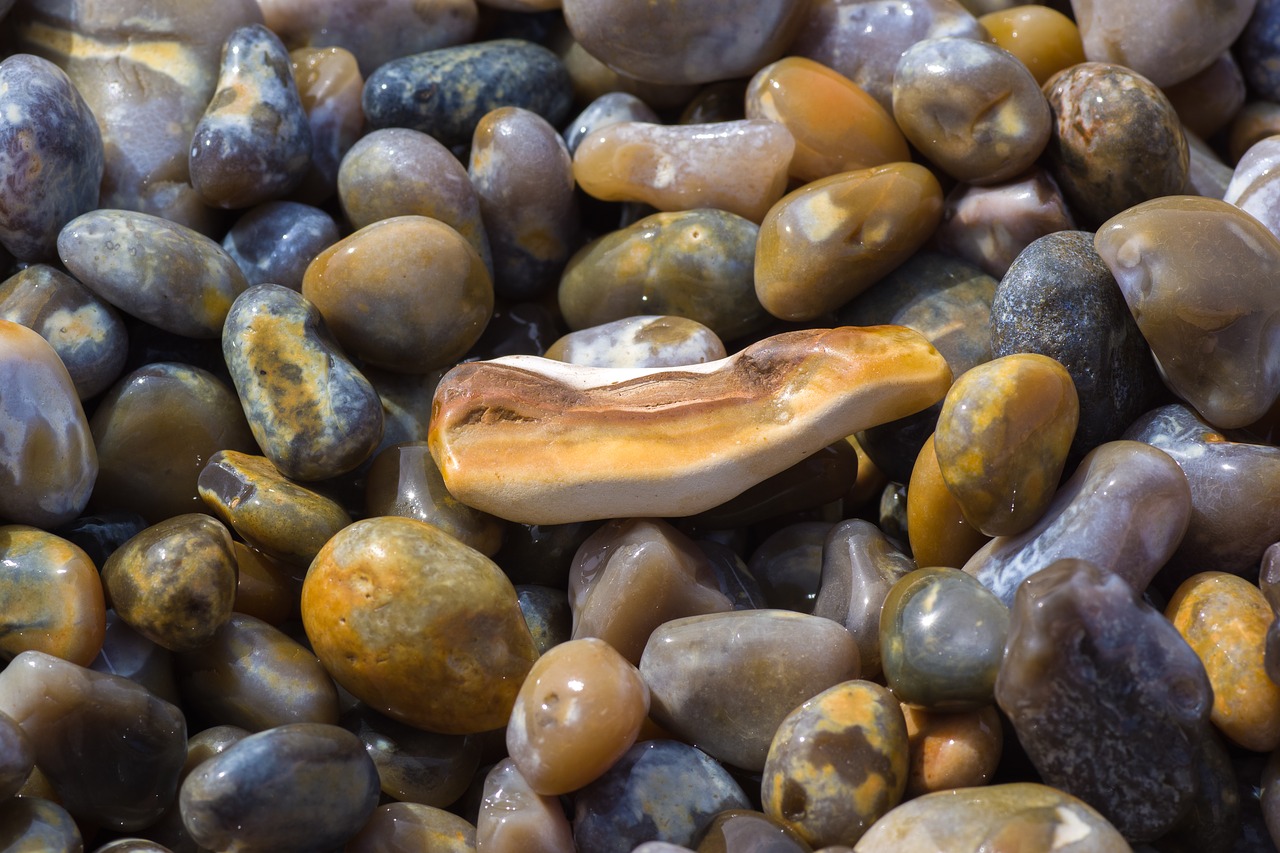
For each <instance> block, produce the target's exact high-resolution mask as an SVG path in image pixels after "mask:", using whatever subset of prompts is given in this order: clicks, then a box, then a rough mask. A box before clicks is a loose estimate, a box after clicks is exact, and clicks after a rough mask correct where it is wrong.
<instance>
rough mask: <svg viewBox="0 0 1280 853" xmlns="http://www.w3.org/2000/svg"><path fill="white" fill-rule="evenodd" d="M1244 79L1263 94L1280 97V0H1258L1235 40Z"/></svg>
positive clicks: (1268, 98)
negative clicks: (1247, 21) (1242, 30)
mask: <svg viewBox="0 0 1280 853" xmlns="http://www.w3.org/2000/svg"><path fill="white" fill-rule="evenodd" d="M1235 52H1236V60H1237V61H1238V62H1239V63H1240V70H1241V72H1243V73H1244V79H1245V80H1246V81H1248V83H1249V86H1250V87H1251V88H1252V89H1253V90H1254V92H1255V94H1257V95H1258V96H1259V97H1260V98H1262V99H1263V100H1267V101H1280V0H1258V5H1257V6H1255V7H1254V9H1253V15H1252V16H1251V17H1250V18H1249V23H1248V24H1246V25H1245V28H1244V32H1242V33H1241V34H1240V38H1238V39H1237V40H1236V44H1235Z"/></svg>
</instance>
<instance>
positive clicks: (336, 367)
mask: <svg viewBox="0 0 1280 853" xmlns="http://www.w3.org/2000/svg"><path fill="white" fill-rule="evenodd" d="M304 287H305V285H304ZM222 352H223V356H224V358H225V359H226V362H227V369H228V370H229V371H230V372H231V379H232V381H233V382H234V383H235V387H236V393H237V394H238V395H239V397H240V404H241V406H243V407H244V412H245V416H246V417H247V418H248V420H249V428H250V429H251V430H252V431H253V437H254V439H256V440H257V442H258V446H259V447H261V448H262V452H263V454H265V455H266V457H267V458H268V459H270V460H271V462H272V464H274V465H275V466H276V467H277V468H279V469H280V472H281V473H282V474H284V475H285V476H286V477H290V478H292V479H297V480H323V479H326V478H328V477H334V476H337V475H339V474H344V473H346V472H348V471H351V470H352V469H354V468H355V467H356V466H358V465H360V463H362V462H364V461H365V460H366V459H368V458H369V457H370V456H371V455H372V454H373V451H374V449H375V448H376V447H377V446H378V442H379V440H380V439H381V438H382V429H383V415H382V403H381V401H380V400H379V399H378V395H377V392H375V391H374V390H373V386H371V385H370V384H369V380H367V379H365V377H364V376H363V374H361V373H360V371H359V370H357V369H356V367H355V365H354V364H352V363H351V362H350V361H349V360H348V359H347V358H346V356H345V355H344V354H343V352H342V350H341V349H339V347H338V344H337V342H336V341H335V340H334V339H333V337H332V335H331V334H330V332H329V330H328V328H327V327H326V325H325V322H324V319H323V318H322V317H321V314H320V311H319V309H318V308H317V307H316V306H315V305H314V304H313V303H311V302H310V301H309V300H307V299H306V298H305V297H304V296H302V295H301V294H299V293H296V292H294V291H292V290H289V289H288V288H286V287H281V286H280V285H276V284H259V285H256V286H254V287H251V288H249V289H248V290H246V291H245V292H244V293H243V294H242V295H241V296H240V297H239V298H238V299H236V302H235V304H234V305H233V306H232V308H231V311H230V313H229V314H228V315H227V322H226V327H225V329H224V330H223V331H222Z"/></svg>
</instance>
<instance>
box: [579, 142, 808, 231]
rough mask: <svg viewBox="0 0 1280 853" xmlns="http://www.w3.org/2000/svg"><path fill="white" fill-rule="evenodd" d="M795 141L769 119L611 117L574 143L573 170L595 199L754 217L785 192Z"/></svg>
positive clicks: (767, 208)
mask: <svg viewBox="0 0 1280 853" xmlns="http://www.w3.org/2000/svg"><path fill="white" fill-rule="evenodd" d="M795 144H796V143H795V139H794V138H793V137H792V136H791V131H789V130H787V128H786V127H785V126H784V125H781V124H779V123H778V122H776V121H770V120H768V119H738V120H736V121H724V122H712V123H709V124H681V125H662V124H649V123H646V122H638V121H624V122H617V123H616V124H610V125H605V126H604V127H601V128H599V129H598V130H594V131H592V133H591V135H589V136H587V137H586V138H585V139H583V140H582V142H580V143H579V144H578V148H577V150H576V151H574V153H573V176H574V178H575V179H576V180H577V182H578V186H579V187H581V188H582V190H583V191H584V192H586V193H587V195H589V196H591V197H592V198H597V199H600V200H602V201H639V202H644V203H645V204H648V205H652V206H653V207H656V208H657V209H658V210H663V211H677V210H695V209H697V208H703V207H713V208H716V209H718V210H726V211H728V212H729V213H736V214H737V215H738V216H741V217H743V218H744V219H750V220H751V221H752V222H759V221H760V220H761V219H763V218H764V215H765V214H766V213H767V212H768V211H769V208H770V207H772V206H773V204H774V202H776V201H777V200H778V199H780V198H782V194H783V193H784V192H785V191H786V188H787V168H788V166H789V165H790V163H791V156H792V154H793V152H794V151H795Z"/></svg>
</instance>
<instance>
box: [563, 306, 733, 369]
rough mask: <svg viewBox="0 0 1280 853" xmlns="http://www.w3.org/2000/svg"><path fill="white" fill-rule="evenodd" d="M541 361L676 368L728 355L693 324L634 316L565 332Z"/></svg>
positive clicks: (711, 334)
mask: <svg viewBox="0 0 1280 853" xmlns="http://www.w3.org/2000/svg"><path fill="white" fill-rule="evenodd" d="M545 355H546V357H547V358H553V359H555V360H557V361H567V362H569V363H570V364H585V365H590V366H592V367H678V366H680V365H685V364H703V363H705V362H708V361H716V360H717V359H721V358H725V357H726V356H727V355H728V353H727V352H726V351H725V347H724V343H723V341H721V339H720V336H719V335H717V334H716V333H715V332H713V331H711V329H710V328H708V327H707V326H704V325H703V324H702V323H699V322H698V321H697V320H690V319H688V318H687V317H676V316H672V315H656V316H655V315H645V314H639V315H635V316H631V317H624V318H622V319H621V320H614V321H612V322H609V323H601V324H600V325H598V326H591V327H588V328H585V329H580V330H578V331H576V332H570V333H569V334H567V335H565V336H564V337H562V338H560V339H559V340H557V341H556V342H555V343H553V344H552V345H551V346H550V347H548V348H547V351H546V353H545Z"/></svg>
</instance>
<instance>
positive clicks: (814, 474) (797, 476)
mask: <svg viewBox="0 0 1280 853" xmlns="http://www.w3.org/2000/svg"><path fill="white" fill-rule="evenodd" d="M857 466H858V455H857V451H855V450H854V449H853V447H851V446H850V444H849V442H848V441H844V440H838V441H835V442H833V443H831V444H829V445H827V446H826V447H824V448H822V449H821V450H819V451H817V452H816V453H813V454H811V455H810V456H806V457H805V458H804V459H802V460H800V461H799V462H797V463H796V464H794V465H792V466H791V467H790V468H787V469H786V470H785V471H779V472H778V473H777V474H774V475H773V476H772V477H769V478H768V479H766V480H762V481H761V482H759V483H757V484H756V485H754V486H752V487H751V488H749V489H747V490H746V491H744V492H742V493H741V494H740V495H738V496H737V497H735V498H731V499H730V500H727V501H725V502H724V503H722V504H720V506H718V507H713V508H712V509H709V510H707V511H706V512H702V513H699V514H698V515H695V516H693V517H692V518H691V519H690V522H691V523H693V524H698V525H703V526H705V527H707V528H719V529H724V528H730V527H739V526H741V525H744V524H756V523H758V522H761V521H765V520H768V519H772V518H779V517H786V516H789V515H792V514H794V513H803V512H805V511H807V510H816V509H819V508H820V507H823V506H826V505H830V504H832V503H834V502H835V501H838V500H840V499H841V498H843V497H844V495H845V494H846V493H847V492H848V491H849V489H851V488H852V487H853V485H854V482H855V480H856V479H857V474H858V471H857ZM783 606H788V607H789V606H790V605H783ZM801 609H807V608H801Z"/></svg>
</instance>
